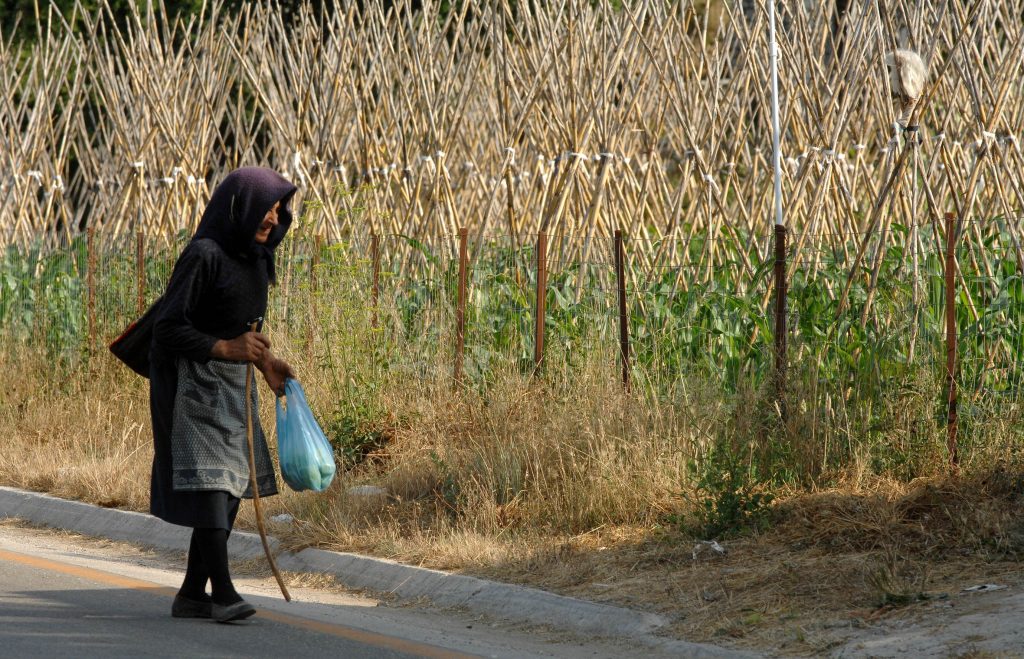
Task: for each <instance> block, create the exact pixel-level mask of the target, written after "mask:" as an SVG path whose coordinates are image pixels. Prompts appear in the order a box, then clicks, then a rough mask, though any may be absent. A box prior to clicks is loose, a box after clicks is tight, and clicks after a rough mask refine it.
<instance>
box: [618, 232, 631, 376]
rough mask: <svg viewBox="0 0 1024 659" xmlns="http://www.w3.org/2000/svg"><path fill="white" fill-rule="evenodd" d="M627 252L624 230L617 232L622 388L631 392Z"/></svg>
mask: <svg viewBox="0 0 1024 659" xmlns="http://www.w3.org/2000/svg"><path fill="white" fill-rule="evenodd" d="M625 263H626V252H625V249H624V248H623V245H622V230H621V229H616V230H615V279H616V281H617V282H618V289H619V291H618V293H619V354H620V355H621V356H622V387H623V389H625V390H626V391H627V392H628V391H629V315H628V313H627V311H626V265H625Z"/></svg>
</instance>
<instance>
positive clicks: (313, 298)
mask: <svg viewBox="0 0 1024 659" xmlns="http://www.w3.org/2000/svg"><path fill="white" fill-rule="evenodd" d="M322 249H323V237H322V236H319V235H318V236H315V237H314V238H313V253H312V255H310V257H309V309H308V310H307V313H308V315H307V318H306V359H310V360H311V359H313V337H314V333H313V323H315V322H316V317H317V313H316V309H317V304H316V303H317V296H318V294H319V292H320V284H319V282H318V281H317V276H318V274H319V273H318V270H319V265H320V252H321V250H322Z"/></svg>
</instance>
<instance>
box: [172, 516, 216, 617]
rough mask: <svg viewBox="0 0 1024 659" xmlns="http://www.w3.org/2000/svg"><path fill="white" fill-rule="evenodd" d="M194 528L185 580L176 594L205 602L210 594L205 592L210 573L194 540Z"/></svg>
mask: <svg viewBox="0 0 1024 659" xmlns="http://www.w3.org/2000/svg"><path fill="white" fill-rule="evenodd" d="M196 530H197V529H193V530H192V541H191V542H189V545H188V563H187V565H186V567H185V581H183V582H182V584H181V589H180V590H179V591H178V594H179V595H181V596H182V597H187V598H188V599H190V600H196V601H199V602H205V601H208V600H209V599H210V596H209V595H207V594H206V582H207V580H209V578H210V573H209V572H207V571H206V566H205V565H203V556H202V554H201V553H200V550H199V542H198V541H197V540H196Z"/></svg>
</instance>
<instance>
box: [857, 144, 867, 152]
mask: <svg viewBox="0 0 1024 659" xmlns="http://www.w3.org/2000/svg"><path fill="white" fill-rule="evenodd" d="M867 148H868V145H867V144H861V143H858V144H854V145H853V150H854V151H864V150H865V149H867Z"/></svg>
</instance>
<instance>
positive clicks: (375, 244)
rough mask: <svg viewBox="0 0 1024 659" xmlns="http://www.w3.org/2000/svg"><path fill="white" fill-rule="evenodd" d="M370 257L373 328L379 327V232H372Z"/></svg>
mask: <svg viewBox="0 0 1024 659" xmlns="http://www.w3.org/2000/svg"><path fill="white" fill-rule="evenodd" d="M370 259H371V261H372V263H373V266H372V267H373V287H372V289H371V291H372V292H371V296H372V300H373V302H372V304H373V318H372V321H371V322H372V324H373V329H377V322H378V318H377V304H378V302H379V301H380V239H379V238H378V237H377V232H373V233H371V234H370Z"/></svg>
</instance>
